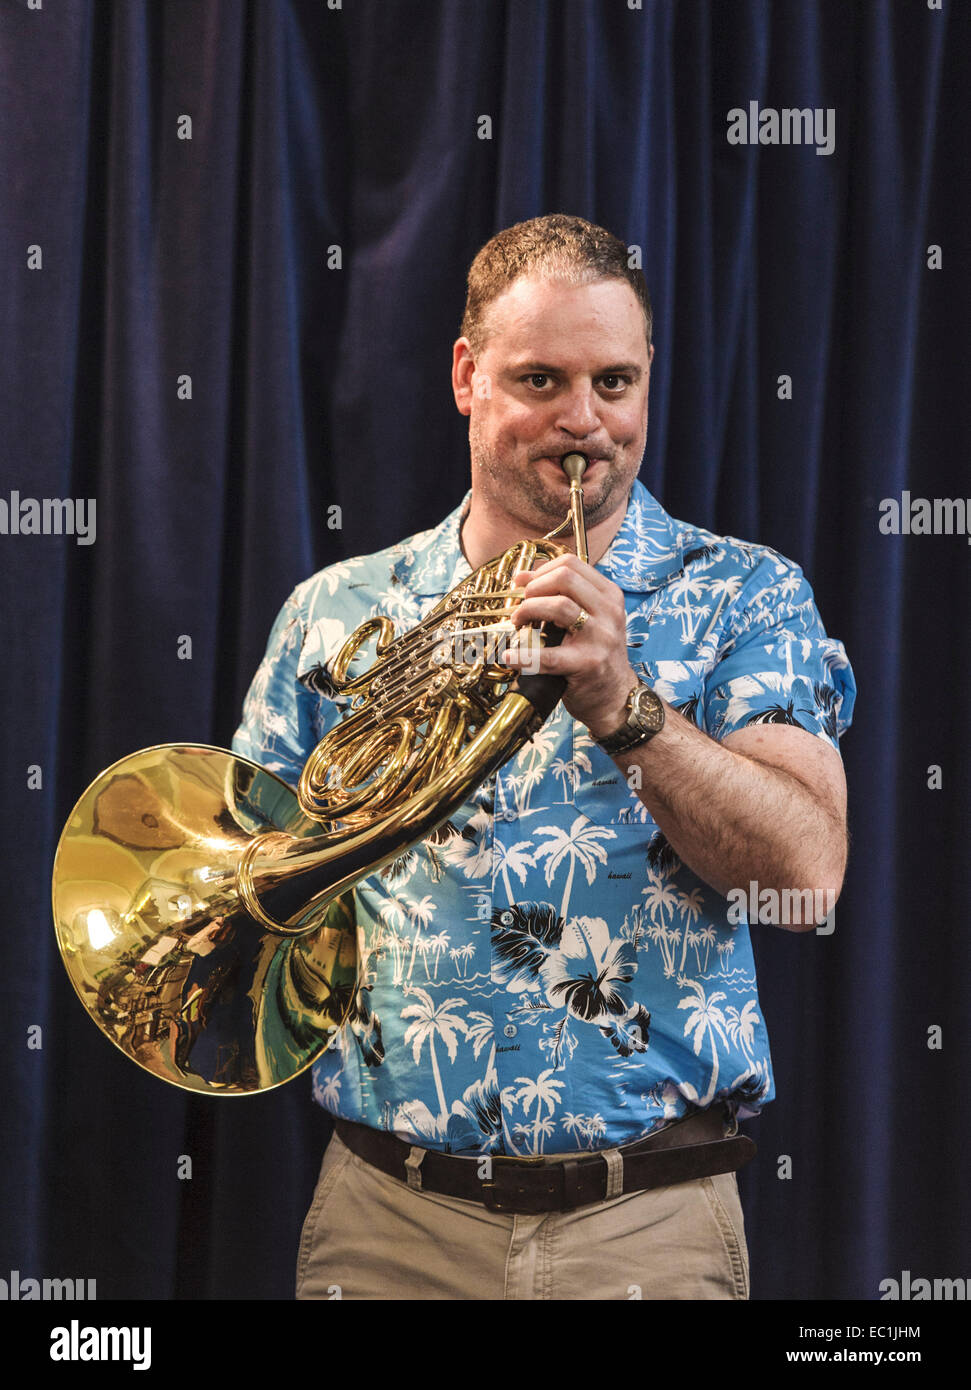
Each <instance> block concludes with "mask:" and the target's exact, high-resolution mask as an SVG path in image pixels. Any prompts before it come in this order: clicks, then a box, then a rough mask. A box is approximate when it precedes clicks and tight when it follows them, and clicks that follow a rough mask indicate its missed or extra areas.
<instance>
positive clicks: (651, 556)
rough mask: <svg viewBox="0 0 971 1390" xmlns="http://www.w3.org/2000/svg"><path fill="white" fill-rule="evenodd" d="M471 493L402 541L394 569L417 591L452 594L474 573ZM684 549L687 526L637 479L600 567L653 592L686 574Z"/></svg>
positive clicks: (624, 585)
mask: <svg viewBox="0 0 971 1390" xmlns="http://www.w3.org/2000/svg"><path fill="white" fill-rule="evenodd" d="M471 497H472V493H471V491H470V492H467V493H466V494H465V496H464V498H463V499H462V501H461V502H460V503H459V505H458V506H457V507H456V508H455V510H454V511H453V512H450V513H449V514H448V516H447V517H446V518H445V520H444V521H442V522H441V523H440V524H439V525H438V526H436V527H434V528H433V529H432V530H430V531H422V532H421V533H420V534H419V535H417V536H413V537H412V538H411V540H410V541H406V542H404V543H403V544H402V546H401V554H400V557H399V558H398V559H397V561H396V562H395V565H394V573H395V574H396V575H397V578H398V580H399V581H400V582H401V583H404V584H407V585H408V587H409V588H410V589H411V590H412V592H413V593H416V594H423V595H435V594H438V595H440V594H445V593H448V592H449V590H450V589H453V588H454V587H455V585H456V584H459V583H460V582H461V581H462V580H463V579H466V578H468V576H469V575H470V574H471V573H472V570H471V568H470V566H469V562H468V560H466V558H465V556H464V555H463V553H462V545H461V540H460V531H461V525H462V519H463V517H464V516H465V513H466V510H467V509H468V506H469V501H470V499H471ZM684 551H685V545H684V532H683V530H682V528H681V527H680V526H679V524H678V523H677V522H676V521H675V520H674V519H673V517H670V516H668V514H667V512H666V511H665V510H664V508H663V507H662V506H661V504H660V502H658V501H657V499H656V498H655V497H653V496H652V495H651V494H650V493H649V492H648V490H647V488H646V487H645V486H644V484H643V483H642V482H641V481H640V480H639V479H635V480H634V485H633V487H632V488H631V491H630V496H629V498H628V501H627V511H626V513H625V515H624V520H623V521H622V522H621V525H620V529H619V530H618V532H617V534H616V535H615V536H614V539H613V540H612V541H611V543H610V546H609V548H608V550H607V553H606V554H605V555H604V556H603V558H602V559H601V561H600V563H599V564H598V565H597V567H596V568H597V569H598V570H599V571H600V573H601V574H604V575H606V576H607V578H608V579H611V580H613V582H614V583H615V584H616V585H617V586H618V588H620V589H624V590H626V591H627V592H636V593H649V592H651V590H653V589H659V588H660V587H661V586H662V585H663V584H666V583H668V581H669V580H671V579H674V578H675V577H676V576H677V575H679V574H681V573H682V571H683V570H684Z"/></svg>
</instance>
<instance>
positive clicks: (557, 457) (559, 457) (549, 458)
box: [536, 449, 603, 470]
mask: <svg viewBox="0 0 971 1390" xmlns="http://www.w3.org/2000/svg"><path fill="white" fill-rule="evenodd" d="M571 453H576V454H579V453H582V450H580V449H568V450H567V451H566V454H544V455H543V456H542V458H539V459H537V460H536V462H537V463H555V464H556V465H557V467H558V468H562V467H563V460H564V459H565V458H566V456H567V454H571ZM586 458H587V469H588V470H589V469H591V468H593V467H594V466H595V465H596V464H598V463H603V459H601V458H591V457H590V455H589V454H588V455H586Z"/></svg>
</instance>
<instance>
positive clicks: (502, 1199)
mask: <svg viewBox="0 0 971 1390" xmlns="http://www.w3.org/2000/svg"><path fill="white" fill-rule="evenodd" d="M726 1123H727V1120H726V1116H725V1111H724V1107H723V1106H721V1105H715V1106H712V1107H711V1109H710V1110H699V1111H695V1112H694V1113H693V1114H692V1115H689V1116H687V1117H686V1118H685V1119H683V1120H674V1121H673V1122H672V1123H671V1124H669V1125H665V1126H664V1128H663V1129H659V1130H655V1132H654V1133H653V1134H649V1135H648V1136H647V1138H645V1139H639V1140H637V1142H636V1143H633V1144H626V1145H624V1147H623V1148H619V1149H611V1150H606V1151H604V1150H601V1151H599V1152H596V1153H588V1154H577V1155H576V1156H573V1155H572V1154H571V1155H570V1156H569V1157H568V1158H560V1157H557V1158H548V1157H547V1158H543V1157H539V1158H500V1157H494V1156H492V1155H486V1154H482V1155H479V1156H476V1157H473V1158H460V1157H458V1156H456V1155H453V1154H443V1153H439V1152H438V1151H437V1150H435V1149H420V1148H417V1147H414V1146H412V1145H410V1144H406V1143H405V1142H404V1141H403V1140H401V1139H398V1138H396V1137H395V1135H393V1134H387V1133H385V1131H383V1130H377V1129H371V1128H370V1127H369V1126H367V1125H358V1124H352V1123H351V1122H350V1121H349V1120H343V1119H338V1120H337V1121H336V1126H335V1127H336V1130H337V1134H338V1135H339V1137H340V1139H341V1142H342V1143H344V1144H346V1146H347V1147H348V1148H349V1149H350V1150H351V1152H352V1153H355V1154H357V1156H358V1158H363V1159H364V1161H365V1163H370V1164H371V1165H372V1166H373V1167H375V1168H380V1170H381V1171H382V1172H383V1173H387V1174H388V1175H389V1177H392V1178H397V1179H398V1181H399V1182H404V1183H407V1184H408V1186H409V1187H411V1188H414V1189H416V1190H422V1191H425V1192H437V1193H440V1194H442V1195H443V1196H447V1197H461V1198H463V1199H464V1200H465V1201H467V1202H480V1203H482V1205H483V1206H485V1207H488V1209H489V1210H490V1211H499V1212H508V1213H509V1214H511V1215H530V1214H536V1213H539V1212H544V1211H572V1210H573V1209H574V1208H575V1207H582V1206H587V1205H589V1204H590V1203H592V1202H604V1201H607V1200H608V1199H609V1198H612V1197H619V1196H621V1195H622V1194H624V1193H628V1192H646V1191H647V1190H648V1189H650V1188H654V1187H668V1186H671V1185H673V1184H675V1183H681V1182H693V1181H694V1180H695V1179H697V1178H708V1177H712V1176H714V1175H715V1174H716V1173H734V1172H735V1171H736V1169H738V1168H741V1166H742V1165H743V1164H744V1163H748V1161H749V1160H750V1159H752V1158H754V1157H755V1152H756V1149H755V1144H754V1142H753V1141H752V1140H751V1139H749V1138H748V1136H747V1135H742V1134H737V1135H733V1136H732V1137H730V1138H725V1137H724V1135H725V1127H726Z"/></svg>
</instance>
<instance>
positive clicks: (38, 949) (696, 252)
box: [0, 0, 971, 1299]
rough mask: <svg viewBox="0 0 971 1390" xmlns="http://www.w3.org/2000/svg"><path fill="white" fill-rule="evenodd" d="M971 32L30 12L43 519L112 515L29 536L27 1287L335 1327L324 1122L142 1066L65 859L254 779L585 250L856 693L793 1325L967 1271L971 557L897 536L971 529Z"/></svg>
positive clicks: (28, 234) (7, 180) (656, 13)
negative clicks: (78, 973)
mask: <svg viewBox="0 0 971 1390" xmlns="http://www.w3.org/2000/svg"><path fill="white" fill-rule="evenodd" d="M969 17H971V7H968V6H967V5H959V4H957V3H955V0H943V4H942V5H941V8H940V9H936V8H930V7H929V6H927V5H925V4H924V3H917V2H916V0H914V3H896V4H891V3H882V2H881V0H869V2H867V3H850V0H831V2H829V0H820V3H810V2H809V0H774V3H771V4H769V3H765V2H764V0H735V2H734V3H732V4H724V3H714V2H713V3H707V2H706V0H655V2H654V3H652V0H644V3H643V5H642V6H641V5H637V6H636V7H632V5H631V4H625V3H624V2H623V0H467V2H466V0H345V3H344V4H343V6H342V7H340V8H330V6H329V5H328V4H326V3H324V0H277V2H276V3H272V2H271V0H202V3H197V4H193V5H184V4H171V3H169V4H158V3H153V2H152V0H121V2H120V3H100V4H96V3H93V0H75V2H74V3H71V4H63V5H55V4H50V3H48V4H45V5H44V6H43V7H42V8H41V9H39V10H38V9H31V8H29V7H28V5H27V3H26V0H0V91H2V93H3V99H2V109H0V120H2V123H3V126H2V138H0V186H2V189H3V194H2V203H0V269H2V276H3V293H2V295H0V324H2V341H3V349H4V350H3V352H2V354H0V424H2V460H3V463H2V469H3V472H2V484H0V498H3V499H5V500H7V501H8V502H9V501H10V498H11V494H12V492H14V491H18V492H19V493H20V495H21V497H32V498H94V499H96V506H97V510H96V528H97V529H96V539H95V540H94V543H93V544H78V543H77V539H78V538H72V537H68V536H44V535H40V536H37V535H11V534H0V585H2V589H0V596H2V614H3V632H4V642H3V651H4V655H5V665H6V679H5V680H4V682H3V692H2V695H0V700H2V704H3V716H4V717H3V720H2V725H0V729H2V732H0V740H2V745H3V811H2V814H3V822H2V827H0V828H2V838H0V843H2V844H3V846H4V849H5V851H6V853H5V860H6V870H5V874H6V878H5V882H6V885H7V887H6V902H7V907H6V913H5V918H6V921H5V939H6V942H7V949H6V951H5V954H4V961H3V970H2V973H0V1018H2V1038H3V1047H4V1055H5V1067H4V1075H5V1079H6V1084H7V1087H8V1099H7V1102H6V1106H5V1110H6V1113H5V1119H4V1124H3V1139H2V1153H3V1159H4V1173H5V1174H6V1175H7V1187H6V1195H5V1200H4V1214H3V1218H2V1227H3V1229H2V1253H0V1273H4V1272H5V1271H8V1270H15V1269H16V1270H19V1271H21V1272H22V1273H23V1274H25V1275H30V1274H33V1275H41V1274H46V1275H48V1276H62V1277H78V1278H82V1277H83V1278H94V1279H96V1281H97V1290H98V1296H99V1298H107V1297H111V1296H115V1297H133V1298H173V1297H175V1298H217V1297H255V1298H271V1297H283V1298H286V1297H289V1296H290V1295H291V1293H292V1288H293V1261H294V1252H295V1247H296V1241H297V1236H298V1232H299V1227H300V1222H301V1220H302V1217H303V1214H304V1212H305V1210H306V1207H307V1204H308V1202H309V1199H310V1195H311V1192H312V1188H313V1183H314V1181H315V1177H316V1170H317V1166H318V1164H319V1160H320V1156H321V1152H322V1149H323V1145H324V1143H325V1141H326V1138H327V1135H328V1127H327V1123H326V1121H325V1119H324V1117H323V1115H322V1113H321V1112H319V1111H318V1110H317V1109H316V1107H314V1106H313V1105H312V1103H311V1100H310V1094H309V1081H308V1080H307V1079H306V1078H303V1079H301V1080H298V1081H296V1082H294V1083H293V1084H292V1085H291V1086H290V1087H288V1088H285V1089H284V1090H282V1091H280V1092H278V1093H273V1094H271V1095H267V1096H262V1097H255V1098H250V1099H245V1100H238V1101H228V1100H227V1101H216V1102H212V1101H209V1102H207V1101H204V1100H199V1099H195V1098H190V1097H188V1096H186V1095H184V1094H183V1093H181V1092H178V1091H175V1090H173V1089H171V1088H167V1087H165V1086H163V1085H162V1084H161V1083H160V1082H158V1081H156V1080H155V1079H154V1078H152V1077H150V1076H148V1075H146V1074H144V1073H142V1072H141V1071H140V1070H139V1069H137V1068H136V1067H134V1066H132V1065H131V1063H130V1062H128V1061H126V1060H125V1059H124V1058H122V1057H121V1055H120V1054H119V1053H118V1052H117V1051H116V1050H115V1049H113V1048H112V1047H111V1046H110V1045H109V1044H108V1043H107V1042H106V1041H105V1040H104V1039H103V1038H102V1037H101V1035H100V1034H99V1033H98V1032H97V1030H96V1029H95V1028H94V1027H93V1026H92V1025H91V1023H90V1021H89V1020H88V1019H87V1018H86V1016H85V1014H84V1011H83V1010H82V1009H81V1007H80V1005H79V1004H78V1002H77V1000H76V999H75V998H74V996H73V993H72V991H71V988H70V985H69V983H68V981H67V978H66V975H65V972H64V971H63V968H62V966H61V963H60V960H59V957H58V954H57V949H56V945H55V942H54V936H53V931H52V928H51V923H50V898H49V887H48V885H49V881H50V874H51V866H52V860H53V854H54V850H55V847H56V844H57V838H58V835H59V833H60V829H61V827H62V825H63V823H64V821H65V819H66V817H67V814H68V812H69V810H70V808H71V806H72V804H73V802H74V800H75V799H76V798H77V796H78V795H79V794H80V792H81V791H82V790H83V788H84V786H85V785H86V784H87V783H88V782H89V781H90V780H91V778H92V777H93V776H94V775H95V774H96V773H97V772H98V771H100V770H101V769H102V768H104V767H105V766H106V765H107V764H109V763H111V762H112V761H114V760H115V759H117V758H119V757H121V756H123V755H124V754H126V753H128V752H130V751H132V750H134V749H135V748H139V747H143V746H146V745H149V744H153V743H161V742H165V741H169V740H187V741H193V742H212V743H217V744H220V745H222V746H227V745H228V743H229V740H230V738H231V736H232V732H233V729H234V727H235V725H236V722H237V720H238V717H239V712H240V707H241V701H242V697H243V694H244V692H245V689H246V687H247V685H248V682H249V680H250V678H251V676H252V674H253V671H254V670H255V667H256V665H257V662H258V660H259V657H260V656H261V654H262V650H263V646H264V643H265V640H266V636H267V633H268V631H269V627H270V624H271V621H272V619H273V617H274V615H275V613H276V612H277V610H278V608H279V606H280V604H281V602H282V601H283V599H284V598H285V596H286V594H287V593H288V592H289V590H290V588H291V587H292V586H293V584H294V583H296V582H297V581H298V580H300V579H301V578H304V577H305V576H306V575H308V574H310V573H311V572H312V571H313V570H315V569H317V568H320V567H321V566H323V565H325V564H329V563H332V562H333V561H335V560H337V559H339V558H341V557H342V556H345V555H351V554H358V553H361V552H363V551H371V550H375V549H378V548H380V547H382V546H385V545H387V544H390V543H391V542H392V541H393V540H396V539H399V538H400V537H402V536H404V535H407V534H409V533H411V532H412V531H415V530H417V529H419V528H420V527H423V526H427V525H431V524H433V523H435V522H437V521H438V520H439V519H440V518H441V517H442V516H443V515H444V514H445V512H446V511H447V510H450V509H451V507H452V506H454V505H455V503H456V502H457V501H458V499H459V497H460V496H461V495H462V493H463V491H464V490H465V488H466V486H467V474H468V448H467V443H466V438H465V432H466V428H467V427H466V422H465V421H463V420H462V419H461V418H460V417H459V416H458V415H457V414H456V412H455V410H454V406H453V403H452V399H451V392H450V388H449V381H448V364H449V350H450V347H451V343H452V340H453V338H454V337H455V336H456V333H457V325H458V321H459V318H460V315H461V310H462V305H463V302H464V274H465V270H466V268H467V265H468V262H469V260H470V259H471V257H472V255H473V254H474V252H475V251H476V249H477V248H478V247H479V246H480V245H481V244H482V242H483V241H485V240H486V239H487V238H488V237H489V236H490V235H491V234H492V233H493V232H494V231H495V230H497V229H498V228H499V227H502V226H505V225H508V224H509V223H512V222H514V221H517V220H519V219H522V218H526V217H530V216H534V215H536V214H539V213H543V212H552V211H566V212H573V213H578V214H580V215H582V216H585V217H588V218H590V219H592V220H594V221H596V222H599V223H602V224H604V225H605V226H607V227H609V228H611V229H612V230H613V231H615V232H616V233H617V234H618V235H619V236H620V237H622V238H623V239H624V240H625V242H627V243H628V244H630V245H637V246H639V247H640V248H641V249H642V255H643V265H644V270H645V274H646V277H647V281H648V284H649V286H650V288H651V292H652V297H653V300H654V305H655V315H656V325H657V329H656V345H657V355H656V359H655V367H654V372H653V380H652V398H651V424H650V430H649V438H648V448H647V454H646V457H645V461H644V465H643V469H642V478H643V480H644V482H645V483H646V485H647V486H648V488H649V489H650V490H651V491H652V492H653V493H654V494H655V495H656V496H658V497H659V498H660V500H661V501H662V502H663V504H664V505H665V506H666V507H667V509H668V510H669V511H670V512H671V513H672V514H673V515H674V516H676V517H682V518H685V519H689V520H691V521H694V522H697V523H700V524H702V525H704V526H707V527H711V528H713V529H714V530H716V531H719V532H727V533H730V534H733V535H736V536H741V537H744V538H747V539H750V540H753V541H758V542H761V543H765V544H769V545H771V546H774V547H775V548H776V549H778V550H780V551H782V552H783V554H785V555H787V556H789V557H791V558H793V559H795V560H796V561H798V562H799V563H800V564H801V565H802V566H803V567H804V569H805V570H806V572H807V574H808V575H809V577H810V579H811V582H812V583H813V585H814V588H815V591H816V596H817V601H818V603H819V606H820V609H821V612H822V614H823V617H824V621H825V623H826V625H827V628H828V630H829V631H830V632H831V633H832V634H834V635H836V636H837V637H839V638H840V639H841V640H843V641H844V642H845V644H846V646H847V650H848V652H849V655H850V657H851V660H852V662H853V666H854V669H855V672H856V676H857V681H858V684H859V697H858V703H857V712H856V720H855V724H854V726H853V728H852V730H851V731H850V733H849V734H848V735H847V737H846V739H845V740H844V745H843V753H844V757H845V761H846V767H847V774H848V779H849V786H850V827H851V833H852V850H851V858H850V865H849V872H848V877H847V881H846V886H845V890H844V894H843V897H842V899H841V901H840V903H839V906H838V908H837V913H836V930H835V931H834V933H833V934H832V935H831V936H813V935H812V934H810V935H808V936H803V935H790V934H787V933H785V932H782V931H777V930H773V929H771V928H762V929H760V931H759V932H758V933H754V935H755V937H756V940H755V945H756V950H757V955H758V968H759V978H760V994H761V1000H762V1004H763V1007H764V1010H765V1014H766V1018H767V1022H768V1026H769V1032H770V1037H771V1040H772V1046H773V1054H774V1061H775V1068H776V1074H777V1086H778V1092H779V1098H778V1100H777V1101H776V1102H775V1103H774V1104H773V1105H772V1106H770V1107H769V1108H768V1109H767V1110H766V1112H765V1114H764V1115H763V1116H762V1117H761V1119H760V1120H759V1121H758V1122H757V1123H756V1124H754V1125H751V1126H750V1127H749V1128H750V1130H751V1132H753V1134H754V1137H755V1138H756V1139H757V1142H758V1143H759V1146H760V1155H759V1158H758V1159H757V1161H756V1163H755V1164H753V1165H752V1166H751V1167H750V1168H749V1169H748V1170H746V1171H745V1172H744V1173H743V1175H742V1190H743V1199H744V1204H745V1211H746V1219H747V1229H748V1235H749V1241H750V1246H751V1252H752V1273H753V1296H754V1297H755V1298H762V1299H771V1298H806V1299H816V1298H841V1299H842V1298H866V1299H873V1298H877V1297H879V1295H880V1283H881V1281H883V1280H885V1279H888V1278H894V1277H897V1278H899V1277H900V1275H901V1272H902V1271H904V1270H909V1271H911V1273H912V1274H913V1275H914V1276H915V1277H916V1276H917V1275H923V1276H926V1277H935V1276H936V1277H949V1276H952V1277H953V1276H960V1275H963V1274H965V1273H966V1272H967V1271H966V1268H965V1265H966V1253H967V1248H968V1247H967V1240H968V1228H969V1220H968V1216H969V1211H968V1208H969V1203H971V1189H969V1185H968V1183H967V1179H966V1166H967V1165H966V1161H965V1159H964V1157H963V1155H964V1154H965V1153H966V1151H967V1144H968V1139H969V1137H971V1136H969V1134H968V1129H969V1125H968V1107H967V1102H966V1086H965V1077H966V1075H967V1066H968V1061H969V1041H971V1040H969V1037H968V1028H967V1018H968V1007H967V988H968V984H967V982H968V980H969V978H971V932H969V930H968V926H969V921H968V907H969V902H971V893H969V887H971V883H969V877H971V869H969V863H971V857H969V855H968V853H967V830H968V825H969V824H971V815H969V809H971V808H969V785H971V778H969V772H971V769H969V732H968V730H969V724H968V720H967V719H966V718H965V714H964V708H963V707H964V701H965V699H966V698H967V691H968V688H969V679H968V678H969V670H968V667H969V643H968V640H967V633H968V630H969V620H971V613H969V583H968V550H967V542H966V539H965V538H964V536H962V535H949V536H948V535H910V536H908V535H888V534H883V533H882V532H881V531H880V529H879V520H880V515H881V511H880V504H881V501H882V500H883V499H886V498H899V497H900V495H901V493H902V492H903V491H905V490H909V491H910V492H911V493H912V495H913V496H914V497H917V496H923V497H927V498H934V497H939V498H958V497H961V496H965V495H967V494H968V493H969V492H971V488H969V487H968V469H967V464H966V456H967V453H966V442H965V441H966V440H967V438H968V424H969V421H968V414H969V400H971V392H969V389H968V380H967V375H966V370H965V368H966V358H963V357H962V350H964V351H966V340H967V331H966V326H967V322H968V302H967V295H966V288H967V273H966V266H967V254H968V238H967V227H968V225H969V221H968V209H967V179H966V166H965V164H964V160H965V158H966V152H967V149H968V136H969V132H968V115H967V109H968V103H967V100H966V92H967V85H968V73H967V64H966V55H967V53H968V52H969V51H971V43H969V40H971V35H969V32H968V31H969ZM749 103H757V104H758V108H759V109H760V110H762V109H764V108H774V109H783V108H786V109H793V108H812V109H816V108H819V109H820V110H821V111H823V112H825V111H830V110H831V111H832V112H833V113H834V121H835V148H834V149H833V151H832V152H831V153H828V154H827V153H817V151H816V149H815V148H813V147H812V146H811V145H802V146H797V145H789V146H783V145H771V144H764V145H760V144H734V143H730V141H729V139H728V132H729V126H730V121H729V114H728V113H729V112H730V111H732V110H733V109H736V108H737V109H740V110H743V111H745V112H746V113H747V112H748V111H749V109H750V108H749ZM484 117H487V118H488V121H486V120H483V118H484ZM190 123H191V129H190ZM490 123H491V129H490ZM190 136H191V138H189V137H190ZM484 136H489V137H490V138H483V137H484ZM933 247H938V248H940V250H939V253H935V252H934V251H933V250H929V248H933ZM38 249H39V251H40V253H41V257H40V262H39V263H38V256H37V251H38ZM784 376H785V377H789V378H791V399H789V398H786V395H787V392H786V388H785V386H784V385H782V386H780V378H782V377H784ZM186 378H191V396H189V395H188V392H187V388H186V385H185V379H186ZM335 504H337V505H339V506H340V507H341V509H342V511H341V516H342V527H341V529H339V530H337V529H331V528H330V527H329V526H328V515H330V516H333V515H334V514H333V513H330V514H329V513H328V508H329V507H332V506H333V505H335ZM185 636H189V637H191V643H192V647H191V652H192V655H191V660H185V659H180V655H179V650H180V648H179V643H180V639H181V638H183V637H185ZM183 652H184V645H183ZM933 766H937V767H939V768H940V769H941V773H940V780H941V783H942V785H941V786H940V787H937V786H935V785H932V784H933V783H934V782H935V780H936V779H935V777H934V776H933V775H932V774H931V773H930V772H929V768H931V767H933ZM32 768H33V769H35V771H33V772H31V771H30V769H32ZM37 769H39V774H40V785H37V782H38V772H37V771H36V770H37ZM908 866H909V867H908ZM38 1027H39V1029H40V1030H41V1031H40V1032H39V1033H38V1032H37V1031H36V1029H37V1028H38ZM935 1028H937V1029H939V1030H940V1043H941V1045H940V1046H934V1045H931V1044H934V1043H935V1042H936V1041H937V1036H938V1035H937V1034H935V1033H934V1032H933V1030H934V1029H935ZM31 1030H34V1031H31ZM28 1040H30V1041H32V1042H33V1043H35V1044H36V1042H37V1041H38V1040H42V1046H40V1047H38V1046H36V1045H34V1046H29V1045H28ZM183 1155H187V1156H189V1157H191V1159H192V1177H191V1179H188V1180H185V1179H181V1180H180V1178H179V1177H178V1171H179V1163H180V1157H181V1156H183ZM785 1156H788V1158H789V1160H790V1162H789V1163H788V1164H787V1163H786V1162H785V1161H784V1159H785Z"/></svg>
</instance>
